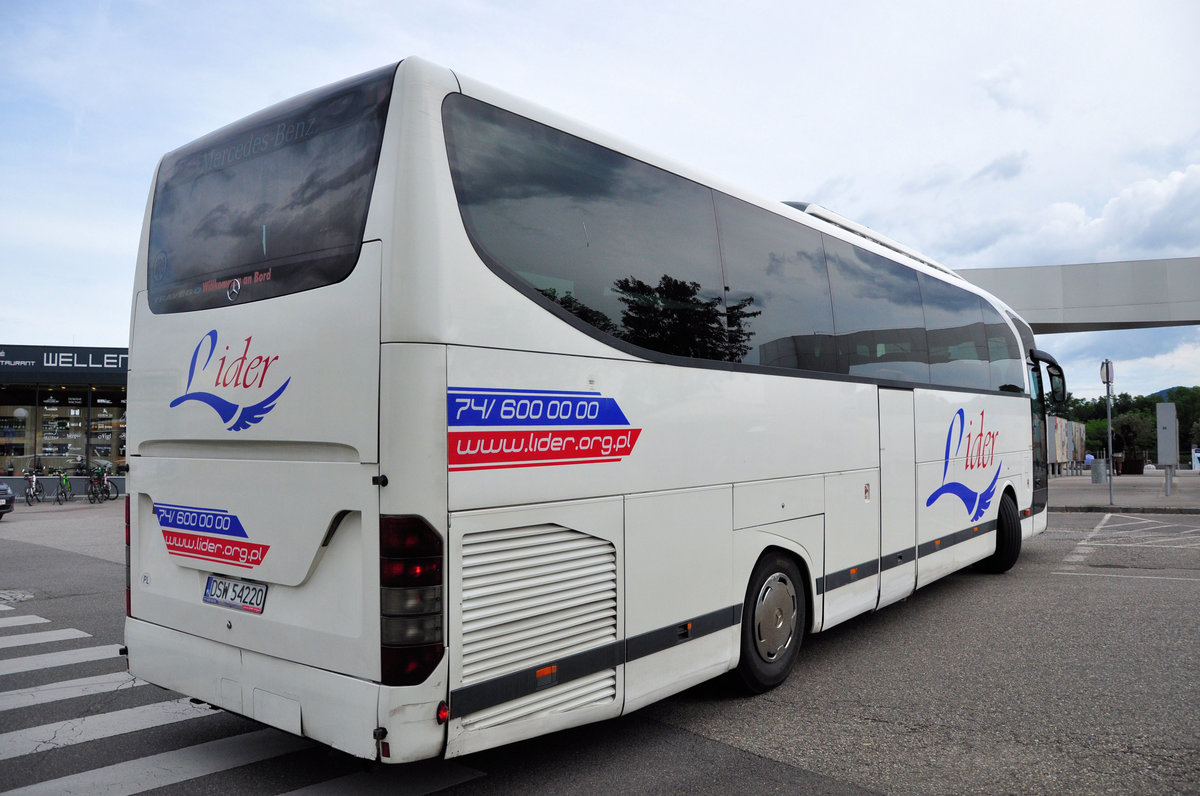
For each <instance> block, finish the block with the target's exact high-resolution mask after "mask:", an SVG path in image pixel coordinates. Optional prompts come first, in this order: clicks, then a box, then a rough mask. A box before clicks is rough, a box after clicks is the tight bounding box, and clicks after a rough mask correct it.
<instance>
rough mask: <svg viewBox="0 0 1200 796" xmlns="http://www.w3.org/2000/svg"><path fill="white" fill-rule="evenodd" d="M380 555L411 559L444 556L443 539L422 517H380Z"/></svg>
mask: <svg viewBox="0 0 1200 796" xmlns="http://www.w3.org/2000/svg"><path fill="white" fill-rule="evenodd" d="M379 555H380V556H383V557H384V558H410V557H425V556H438V557H441V555H442V537H441V536H440V535H438V532H437V531H435V530H434V529H433V528H431V527H429V523H427V522H425V520H424V519H422V518H421V517H380V518H379Z"/></svg>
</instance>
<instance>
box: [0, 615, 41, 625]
mask: <svg viewBox="0 0 1200 796" xmlns="http://www.w3.org/2000/svg"><path fill="white" fill-rule="evenodd" d="M49 621H50V620H49V619H43V618H41V617H40V616H6V617H4V618H3V619H0V627H18V626H20V625H40V624H43V623H45V622H49Z"/></svg>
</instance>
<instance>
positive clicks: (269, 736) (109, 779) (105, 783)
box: [5, 730, 312, 796]
mask: <svg viewBox="0 0 1200 796" xmlns="http://www.w3.org/2000/svg"><path fill="white" fill-rule="evenodd" d="M311 745H312V742H311V741H307V740H305V739H303V738H297V737H296V736H294V735H288V734H287V733H284V732H280V731H279V730H256V731H254V732H249V733H246V734H244V735H234V736H231V737H229V738H221V739H219V740H216V741H209V742H207V743H202V744H197V745H195V746H188V747H185V748H183V749H176V750H174V751H172V752H163V753H162V754H157V755H151V756H149V757H143V758H140V759H138V760H129V761H126V762H124V763H116V764H114V765H111V766H105V767H103V768H97V769H93V770H92V771H82V772H80V773H78V774H72V775H71V776H69V777H61V778H59V779H52V780H48V781H46V782H39V783H37V784H36V785H29V786H26V787H24V788H17V789H16V790H11V791H8V792H7V794H5V796H43V794H44V795H45V796H50V795H51V794H76V793H81V794H103V796H126V794H133V793H142V792H143V791H148V790H152V789H154V788H162V787H165V786H167V785H174V784H176V783H179V782H186V781H188V780H190V779H195V778H196V777H203V776H207V775H209V774H216V773H218V772H220V771H228V770H229V769H231V768H237V767H238V766H245V765H249V764H250V763H257V762H258V761H260V760H267V759H269V758H272V757H279V756H280V755H285V754H288V753H290V752H295V751H298V750H300V749H304V748H306V747H309V746H311Z"/></svg>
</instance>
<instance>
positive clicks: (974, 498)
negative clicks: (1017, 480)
mask: <svg viewBox="0 0 1200 796" xmlns="http://www.w3.org/2000/svg"><path fill="white" fill-rule="evenodd" d="M955 418H957V419H958V445H956V446H955V448H954V453H955V455H958V450H959V448H960V447H962V435H963V426H964V425H965V420H964V417H963V410H962V409H959V410H958V413H957V414H956V415H955ZM953 434H954V420H953V419H951V421H950V428H949V429H948V430H947V431H946V455H945V459H944V463H943V464H942V485H941V486H940V487H938V488H937V489H935V490H933V494H931V495H930V496H929V499H928V500H926V501H925V505H926V506H932V505H933V504H934V502H935V501H937V500H938V498H941V497H942V496H943V495H954V496H955V497H956V498H958V499H959V500H961V501H962V502H963V505H964V506H966V507H967V514H969V515H971V522H976V521H978V520H979V518H980V517H982V516H983V514H984V512H985V511H987V509H988V506H990V505H992V499H993V498H994V497H995V496H996V482H997V481H999V480H1000V468H1001V467H1003V465H1004V462H1003V461H1001V462H999V463H998V464H997V465H996V474H995V475H993V476H992V482H991V483H990V484H988V485H987V487H986V488H984V489H983V491H981V492H976V491H975V490H974V489H971V487H969V486H967V485H966V484H964V483H962V482H960V481H950V482H949V483H947V482H946V474H947V472H948V471H949V469H950V440H951V438H952V437H953Z"/></svg>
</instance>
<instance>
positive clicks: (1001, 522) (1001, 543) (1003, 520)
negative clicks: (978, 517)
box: [979, 492, 1021, 575]
mask: <svg viewBox="0 0 1200 796" xmlns="http://www.w3.org/2000/svg"><path fill="white" fill-rule="evenodd" d="M1020 555H1021V515H1020V513H1019V512H1018V511H1017V504H1016V502H1015V501H1014V500H1013V499H1012V496H1010V495H1009V494H1008V493H1007V492H1005V493H1004V496H1003V497H1001V498H1000V512H999V516H998V517H997V519H996V552H995V553H993V554H992V555H991V556H989V557H988V558H985V559H983V561H981V562H979V568H980V569H982V570H983V571H984V572H990V573H992V574H994V575H999V574H1000V573H1001V572H1008V571H1009V570H1010V569H1012V568H1013V564H1016V563H1017V558H1018V557H1020Z"/></svg>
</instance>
